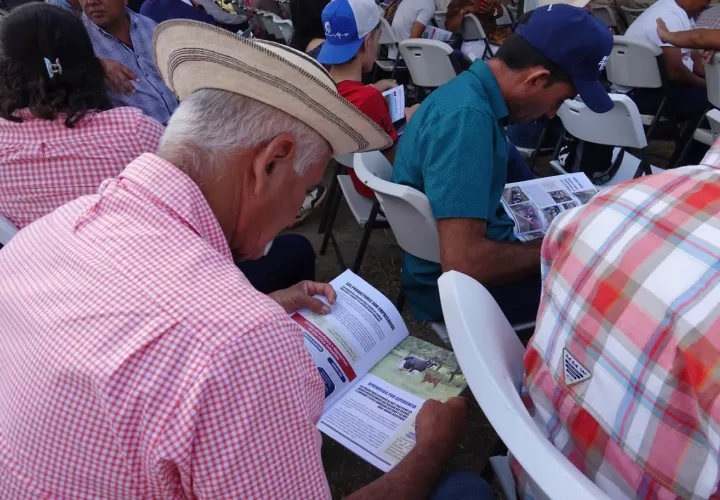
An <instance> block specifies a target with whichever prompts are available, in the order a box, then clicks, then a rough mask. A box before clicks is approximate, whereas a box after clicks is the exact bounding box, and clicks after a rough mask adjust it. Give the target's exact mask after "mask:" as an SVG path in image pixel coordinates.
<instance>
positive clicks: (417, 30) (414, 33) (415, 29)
mask: <svg viewBox="0 0 720 500" xmlns="http://www.w3.org/2000/svg"><path fill="white" fill-rule="evenodd" d="M424 31H425V25H424V24H421V23H419V22H417V21H415V22H414V23H413V25H412V29H411V30H410V38H420V37H421V36H422V34H423V32H424Z"/></svg>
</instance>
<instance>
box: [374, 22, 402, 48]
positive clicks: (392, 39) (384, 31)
mask: <svg viewBox="0 0 720 500" xmlns="http://www.w3.org/2000/svg"><path fill="white" fill-rule="evenodd" d="M380 26H381V28H380V40H379V41H378V45H390V44H397V43H398V41H397V37H396V36H395V30H394V29H393V28H392V26H391V25H390V23H389V22H387V19H385V18H384V17H381V18H380Z"/></svg>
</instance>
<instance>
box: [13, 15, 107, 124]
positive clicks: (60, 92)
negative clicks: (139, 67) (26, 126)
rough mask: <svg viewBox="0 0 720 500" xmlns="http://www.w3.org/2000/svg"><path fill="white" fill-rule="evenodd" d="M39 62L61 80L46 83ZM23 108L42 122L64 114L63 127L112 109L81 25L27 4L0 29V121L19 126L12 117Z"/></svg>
mask: <svg viewBox="0 0 720 500" xmlns="http://www.w3.org/2000/svg"><path fill="white" fill-rule="evenodd" d="M45 59H47V60H49V61H51V62H52V63H55V62H56V61H58V62H59V64H60V67H61V68H62V74H59V73H55V74H54V75H53V77H52V78H50V75H49V74H48V69H47V67H46V63H45ZM23 108H30V112H31V113H32V114H33V115H34V116H37V117H38V118H43V119H46V120H54V119H55V118H57V117H58V115H60V114H63V113H64V114H66V115H67V117H66V119H65V125H66V126H67V127H73V126H74V125H75V124H76V123H77V122H78V121H79V120H81V119H82V118H83V117H84V116H85V115H86V114H87V113H88V112H91V111H94V110H98V111H104V110H108V109H111V108H112V104H111V103H110V99H109V97H108V95H107V91H106V89H105V70H104V69H103V66H102V64H101V63H100V60H99V59H98V58H97V57H95V53H94V52H93V47H92V43H91V42H90V37H89V36H88V34H87V32H86V31H85V27H84V26H83V24H82V21H80V19H78V18H77V17H75V16H74V15H73V14H72V13H71V12H69V11H65V10H63V9H60V8H59V7H55V6H52V5H47V4H44V3H30V4H26V5H23V6H21V7H18V8H17V9H15V10H13V11H12V13H10V15H8V16H7V17H6V18H5V19H4V20H3V21H2V23H0V118H4V119H5V120H11V121H16V122H19V121H22V120H21V119H20V118H19V117H18V116H16V115H14V113H15V111H17V110H19V109H23Z"/></svg>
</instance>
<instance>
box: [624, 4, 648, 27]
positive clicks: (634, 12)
mask: <svg viewBox="0 0 720 500" xmlns="http://www.w3.org/2000/svg"><path fill="white" fill-rule="evenodd" d="M620 10H621V11H622V13H623V15H624V16H625V21H627V25H628V26H630V25H631V24H632V23H634V22H635V21H636V20H637V18H638V17H640V14H642V13H643V12H645V9H631V8H630V7H625V6H624V5H621V6H620Z"/></svg>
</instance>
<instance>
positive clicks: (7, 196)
mask: <svg viewBox="0 0 720 500" xmlns="http://www.w3.org/2000/svg"><path fill="white" fill-rule="evenodd" d="M18 115H19V116H20V117H21V118H22V119H23V121H22V122H20V123H17V122H12V121H8V120H1V119H0V214H2V215H4V216H5V217H7V218H8V219H9V220H10V222H12V223H13V224H15V225H16V226H17V227H20V228H22V227H25V226H27V225H28V224H30V223H31V222H33V221H35V220H37V219H39V218H40V217H43V216H44V215H46V214H49V213H50V212H52V211H53V210H55V209H56V208H58V207H59V206H61V205H64V204H65V203H67V202H69V201H72V200H74V199H75V198H77V197H79V196H83V195H86V194H92V193H96V192H97V188H98V186H100V183H101V182H102V181H104V180H105V179H107V178H109V177H117V175H118V174H119V173H120V172H122V170H123V169H124V168H125V166H126V165H127V164H128V163H130V162H131V161H132V160H134V159H135V158H137V157H138V156H140V155H141V154H143V153H146V152H152V153H154V152H155V151H156V150H157V147H158V144H159V143H160V137H162V134H163V132H164V130H165V129H164V128H163V126H162V125H160V124H159V123H158V122H156V121H155V120H153V119H152V118H150V117H148V116H145V115H144V114H143V112H142V110H140V109H137V108H129V107H123V108H115V109H111V110H108V111H103V112H97V113H90V114H88V115H87V116H86V117H85V118H83V119H82V121H80V122H79V123H78V124H77V125H76V126H75V127H74V128H68V127H66V126H65V116H61V117H58V118H57V119H56V120H43V119H40V118H37V117H34V116H33V115H32V114H31V113H30V112H29V111H28V109H27V108H26V109H24V110H22V111H20V112H18Z"/></svg>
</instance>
